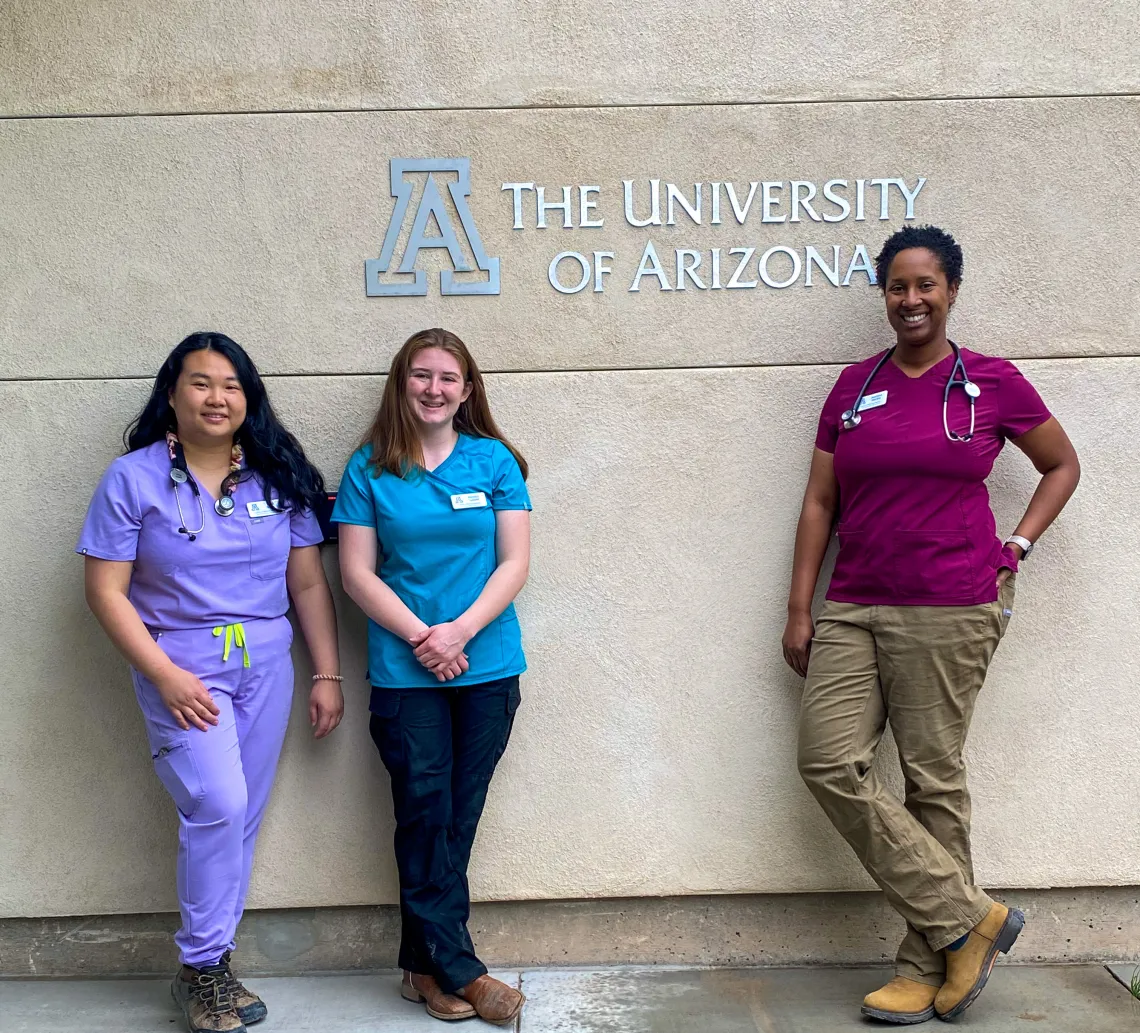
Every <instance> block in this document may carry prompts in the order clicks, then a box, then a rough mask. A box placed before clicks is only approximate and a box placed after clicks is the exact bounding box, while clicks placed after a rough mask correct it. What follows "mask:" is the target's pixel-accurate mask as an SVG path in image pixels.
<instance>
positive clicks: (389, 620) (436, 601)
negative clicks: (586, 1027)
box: [332, 329, 531, 1024]
mask: <svg viewBox="0 0 1140 1033" xmlns="http://www.w3.org/2000/svg"><path fill="white" fill-rule="evenodd" d="M526 474H527V466H526V461H525V460H524V459H523V457H522V456H521V455H520V454H519V453H518V452H517V451H516V450H515V449H514V448H513V447H512V446H511V445H510V443H509V442H507V440H506V439H505V438H504V437H503V435H502V433H501V432H500V430H499V429H498V427H497V426H496V425H495V421H494V419H493V417H492V416H491V410H490V408H489V406H488V404H487V397H486V393H485V391H484V387H483V379H482V377H481V375H480V373H479V369H478V367H477V366H476V365H475V361H474V360H473V359H472V358H471V354H470V352H468V350H467V347H466V345H464V343H463V342H462V341H461V340H460V339H459V338H458V337H456V336H455V335H454V334H452V333H449V332H448V331H446V330H439V329H435V330H423V331H420V332H419V333H417V334H413V335H412V336H411V337H410V338H409V339H408V340H407V341H406V342H405V343H404V346H403V347H402V348H401V349H400V351H399V352H398V353H397V355H396V357H395V358H394V359H393V360H392V367H391V369H390V370H389V373H388V380H387V383H386V385H385V388H384V396H383V399H382V400H381V403H380V410H379V412H378V413H377V414H376V418H375V420H374V421H373V424H372V428H371V429H370V430H369V432H368V434H367V436H366V438H365V443H364V444H363V445H362V446H361V447H360V448H359V449H357V451H356V452H355V453H354V454H353V455H352V458H351V459H349V461H348V466H347V467H346V468H345V471H344V477H343V478H342V480H341V484H340V491H339V493H338V496H337V501H336V507H335V509H334V511H333V516H332V519H333V520H334V521H336V522H337V523H339V524H340V568H341V576H342V579H343V582H344V587H345V591H347V592H348V594H349V595H350V596H351V597H352V599H353V600H354V601H355V602H356V603H357V605H358V606H360V608H361V609H362V610H363V611H364V612H365V613H366V614H367V615H368V618H369V620H368V675H369V680H370V681H371V683H372V696H371V705H370V709H371V711H372V717H371V723H370V726H369V727H370V731H371V734H372V738H373V740H374V741H375V743H376V746H377V749H378V750H379V751H380V756H381V759H382V760H383V762H384V766H385V767H386V768H387V769H388V773H389V774H390V775H391V779H392V799H393V803H394V809H395V814H396V835H395V848H396V865H397V868H398V869H399V873H400V914H401V920H402V937H401V943H400V967H401V968H403V970H404V983H403V990H402V992H403V995H404V996H405V997H407V998H408V999H409V1000H412V1001H425V1002H426V1004H427V1010H428V1012H429V1013H430V1014H431V1015H433V1016H435V1017H436V1018H438V1019H445V1020H450V1019H463V1018H469V1017H471V1016H472V1015H475V1014H478V1015H479V1016H480V1017H481V1018H483V1019H485V1020H487V1021H490V1022H495V1023H500V1024H505V1023H508V1022H511V1021H512V1020H513V1019H514V1018H515V1016H517V1015H518V1013H519V1011H520V1010H521V1009H522V1006H523V1000H524V999H523V995H522V994H521V993H520V992H519V991H518V990H516V989H514V988H513V987H510V986H507V985H506V984H505V983H501V982H499V981H498V980H496V979H493V978H492V977H491V976H489V975H488V974H487V968H486V966H485V965H484V964H483V963H482V962H481V961H480V960H479V959H478V958H477V957H476V955H475V950H474V947H473V946H472V943H471V936H470V934H469V933H468V931H467V920H468V917H469V914H470V894H469V891H468V886H467V864H468V861H469V859H470V856H471V845H472V843H473V842H474V839H475V829H476V827H477V826H478V823H479V817H480V815H481V813H482V811H483V804H484V802H485V800H486V798H487V788H488V786H489V785H490V781H491V776H492V774H493V773H494V770H495V766H496V765H497V764H498V762H499V758H500V757H501V756H502V755H503V751H504V750H505V749H506V746H507V740H508V739H509V737H510V734H511V726H512V724H513V722H514V714H515V710H516V709H517V707H518V705H519V700H520V696H519V675H520V674H522V672H523V671H524V670H526V660H525V659H524V657H523V651H522V643H521V638H520V634H519V624H518V618H517V617H516V616H515V610H514V598H515V596H516V595H517V594H518V593H519V590H520V589H521V588H522V586H523V584H524V583H525V581H526V578H527V572H528V569H529V565H530V508H531V505H530V497H529V495H528V494H527V490H526V481H525V478H526Z"/></svg>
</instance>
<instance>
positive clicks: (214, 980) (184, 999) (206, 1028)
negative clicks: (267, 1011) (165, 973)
mask: <svg viewBox="0 0 1140 1033" xmlns="http://www.w3.org/2000/svg"><path fill="white" fill-rule="evenodd" d="M170 996H171V997H173V998H174V1003H175V1004H177V1005H178V1007H179V1008H181V1009H182V1014H183V1016H184V1017H185V1019H186V1028H187V1029H188V1030H189V1031H190V1033H245V1026H244V1025H242V1021H241V1019H240V1018H238V1013H237V1011H236V1010H235V1009H234V1002H233V998H232V997H231V996H230V993H229V991H228V990H227V989H226V967H225V965H220V964H219V965H207V966H204V967H203V968H200V969H198V968H191V967H190V966H189V965H183V966H182V968H181V969H179V971H178V975H176V976H175V977H174V982H173V983H171V984H170Z"/></svg>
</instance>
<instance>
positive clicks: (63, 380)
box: [0, 354, 1140, 384]
mask: <svg viewBox="0 0 1140 1033" xmlns="http://www.w3.org/2000/svg"><path fill="white" fill-rule="evenodd" d="M1005 357H1008V356H1003V358H1005ZM1009 358H1010V361H1011V362H1097V361H1099V362H1116V361H1129V360H1134V359H1140V355H1132V354H1128V355H1022V356H1013V357H1009ZM859 361H861V360H860V359H855V360H852V361H850V362H849V361H843V362H772V363H768V362H746V363H729V364H725V365H716V364H713V365H705V366H574V367H557V368H555V367H550V368H541V369H482V370H481V371H480V372H481V373H482V374H483V375H484V376H544V375H548V374H565V375H570V376H573V375H577V374H580V373H701V372H706V371H716V370H724V371H725V372H728V371H731V370H744V369H771V370H781V369H797V370H804V369H842V368H844V367H845V366H850V365H852V362H859ZM387 375H388V374H387V370H382V369H378V370H371V371H369V370H351V371H346V372H343V373H340V372H336V371H330V370H323V371H318V372H298V373H267V372H262V374H261V376H262V378H263V379H265V380H320V379H325V380H330V379H338V380H340V379H343V380H348V379H352V378H356V377H383V376H387ZM152 380H154V377H153V376H149V375H147V376H143V375H139V374H124V375H123V376H121V377H113V376H112V377H106V376H102V377H99V376H91V377H5V376H0V384H89V383H91V384H124V383H133V382H141V383H150V382H151V381H152Z"/></svg>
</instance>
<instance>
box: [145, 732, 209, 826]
mask: <svg viewBox="0 0 1140 1033" xmlns="http://www.w3.org/2000/svg"><path fill="white" fill-rule="evenodd" d="M153 760H154V772H155V774H156V775H158V780H159V781H160V782H161V783H162V784H163V786H164V787H165V788H166V791H167V792H168V793H169V794H170V797H171V799H172V800H173V801H174V805H175V806H176V807H177V808H178V809H179V810H180V811H181V812H182V813H183V814H184V815H185V816H186V817H187V818H192V817H194V812H195V811H197V810H198V807H199V806H200V805H201V803H202V800H203V799H204V798H205V796H206V789H205V787H204V786H203V784H202V776H201V775H200V774H199V773H198V765H197V763H196V762H195V760H194V754H193V752H192V751H191V749H190V744H189V742H187V741H186V739H184V738H179V739H171V740H170V741H168V742H165V743H163V744H162V745H161V746H160V747H159V748H158V752H157V753H155V754H154V757H153Z"/></svg>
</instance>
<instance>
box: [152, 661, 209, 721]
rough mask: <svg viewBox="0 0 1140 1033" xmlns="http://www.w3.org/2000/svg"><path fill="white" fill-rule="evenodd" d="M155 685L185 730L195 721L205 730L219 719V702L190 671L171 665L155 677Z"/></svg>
mask: <svg viewBox="0 0 1140 1033" xmlns="http://www.w3.org/2000/svg"><path fill="white" fill-rule="evenodd" d="M155 687H156V688H157V689H158V694H159V695H160V696H161V697H162V702H163V703H164V704H166V709H167V710H169V711H170V712H171V713H172V714H173V715H174V720H175V721H177V722H178V726H179V727H180V728H182V729H183V730H184V731H189V730H190V725H193V726H194V727H195V728H199V729H201V730H202V731H203V732H204V731H206V730H207V729H208V728H209V726H210V725H216V724H217V723H218V705H217V704H216V703H215V702H214V700H213V698H212V697H211V696H210V690H209V689H207V688H206V686H205V685H203V684H202V683H201V682H200V681H199V680H198V679H197V678H195V677H194V675H192V674H191V673H190V672H189V671H184V670H183V669H182V668H181V667H171V668H170V670H169V671H167V672H166V673H165V674H163V675H162V676H161V677H159V678H158V679H157V680H156V681H155Z"/></svg>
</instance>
